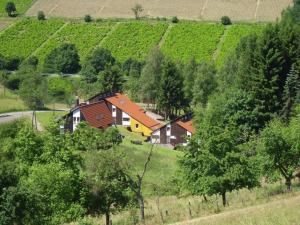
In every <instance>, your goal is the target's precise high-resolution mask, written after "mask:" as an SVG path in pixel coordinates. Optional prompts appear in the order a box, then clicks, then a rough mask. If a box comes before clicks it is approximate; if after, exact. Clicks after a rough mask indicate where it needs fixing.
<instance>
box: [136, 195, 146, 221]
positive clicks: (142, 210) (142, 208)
mask: <svg viewBox="0 0 300 225" xmlns="http://www.w3.org/2000/svg"><path fill="white" fill-rule="evenodd" d="M137 197H138V202H139V206H140V220H141V222H142V224H146V223H145V204H144V198H143V196H142V195H141V194H140V195H139V196H137Z"/></svg>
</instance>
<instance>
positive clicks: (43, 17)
mask: <svg viewBox="0 0 300 225" xmlns="http://www.w3.org/2000/svg"><path fill="white" fill-rule="evenodd" d="M37 19H38V20H45V19H46V16H45V13H44V12H43V11H39V12H38V14H37Z"/></svg>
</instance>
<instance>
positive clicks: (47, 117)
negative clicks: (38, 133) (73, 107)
mask: <svg viewBox="0 0 300 225" xmlns="http://www.w3.org/2000/svg"><path fill="white" fill-rule="evenodd" d="M66 114H67V112H37V113H36V117H37V120H38V121H39V122H40V123H41V125H42V127H43V128H46V127H47V126H49V124H50V123H51V121H53V120H55V119H57V118H59V117H61V116H64V115H66Z"/></svg>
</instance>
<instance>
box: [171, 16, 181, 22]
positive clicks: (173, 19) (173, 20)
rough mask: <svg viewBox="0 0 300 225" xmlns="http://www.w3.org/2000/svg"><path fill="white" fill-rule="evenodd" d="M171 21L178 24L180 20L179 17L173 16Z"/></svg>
mask: <svg viewBox="0 0 300 225" xmlns="http://www.w3.org/2000/svg"><path fill="white" fill-rule="evenodd" d="M171 21H172V23H178V22H179V19H178V18H177V16H173V18H172V20H171Z"/></svg>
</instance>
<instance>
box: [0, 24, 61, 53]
mask: <svg viewBox="0 0 300 225" xmlns="http://www.w3.org/2000/svg"><path fill="white" fill-rule="evenodd" d="M63 24H64V23H63V21H61V20H54V19H51V20H46V21H39V20H34V19H23V20H21V21H20V22H17V23H16V24H14V25H13V26H11V27H9V28H8V29H6V30H5V31H4V32H3V33H2V34H1V35H0V42H1V43H5V44H1V45H0V52H1V53H2V54H3V55H5V56H6V57H24V58H26V57H28V56H29V55H30V54H31V53H33V52H34V51H35V50H36V49H37V48H38V47H40V46H41V45H42V44H43V43H44V42H45V41H46V40H47V39H48V38H49V37H50V36H51V35H52V34H53V33H54V32H55V31H57V30H58V29H59V28H60V27H61V26H62V25H63Z"/></svg>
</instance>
